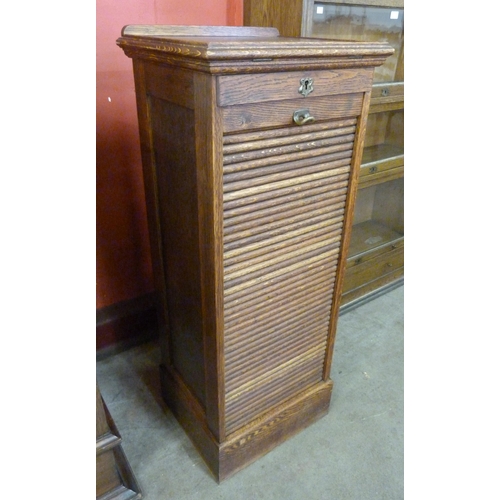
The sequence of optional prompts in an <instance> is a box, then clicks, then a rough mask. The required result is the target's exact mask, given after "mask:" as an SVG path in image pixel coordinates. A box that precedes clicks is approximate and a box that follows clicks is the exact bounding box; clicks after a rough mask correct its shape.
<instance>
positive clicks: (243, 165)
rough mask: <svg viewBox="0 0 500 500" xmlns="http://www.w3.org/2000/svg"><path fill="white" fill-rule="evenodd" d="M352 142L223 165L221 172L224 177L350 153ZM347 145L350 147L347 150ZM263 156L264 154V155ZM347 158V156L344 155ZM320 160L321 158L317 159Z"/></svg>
mask: <svg viewBox="0 0 500 500" xmlns="http://www.w3.org/2000/svg"><path fill="white" fill-rule="evenodd" d="M351 143H352V141H345V142H344V143H340V144H336V145H330V146H325V147H321V148H316V149H310V150H305V151H304V150H302V151H298V152H294V151H292V152H291V153H283V154H275V155H269V154H268V156H267V157H264V158H262V159H253V160H248V161H243V160H242V161H240V162H236V163H232V164H228V165H224V169H223V172H224V174H225V175H227V174H231V173H234V172H240V171H242V170H250V169H256V168H260V167H266V166H269V165H276V164H281V163H287V162H291V161H294V160H307V159H310V158H312V157H321V156H326V155H329V154H332V153H336V152H340V151H346V150H347V151H348V150H349V149H350V150H351V151H352V144H351ZM349 144H350V145H351V147H350V148H349ZM264 154H265V153H264ZM264 154H263V156H264ZM346 156H347V157H349V155H346ZM319 160H321V158H319Z"/></svg>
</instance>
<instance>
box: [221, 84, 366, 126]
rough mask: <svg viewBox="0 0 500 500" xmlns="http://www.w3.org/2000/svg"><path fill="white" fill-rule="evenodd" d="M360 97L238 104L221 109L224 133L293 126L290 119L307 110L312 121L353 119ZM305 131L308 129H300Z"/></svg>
mask: <svg viewBox="0 0 500 500" xmlns="http://www.w3.org/2000/svg"><path fill="white" fill-rule="evenodd" d="M362 103H363V93H361V92H360V93H355V94H340V95H335V96H325V97H314V98H309V99H303V98H301V99H288V100H283V101H276V102H273V103H257V104H241V105H238V106H229V107H227V108H223V111H222V116H223V129H224V132H225V133H226V132H242V131H245V130H251V129H259V128H267V127H287V126H289V125H290V126H294V127H298V125H295V122H294V120H293V115H294V113H295V112H296V111H299V110H304V109H306V110H308V112H309V114H310V115H311V116H313V117H314V119H315V121H323V120H331V119H336V118H346V117H356V116H359V114H360V113H361V106H362ZM303 127H304V130H306V129H307V125H305V126H303Z"/></svg>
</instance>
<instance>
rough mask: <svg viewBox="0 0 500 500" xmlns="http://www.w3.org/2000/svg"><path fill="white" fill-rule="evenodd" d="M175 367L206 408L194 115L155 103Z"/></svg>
mask: <svg viewBox="0 0 500 500" xmlns="http://www.w3.org/2000/svg"><path fill="white" fill-rule="evenodd" d="M150 105H151V106H150V109H151V126H152V130H153V142H154V154H155V162H156V174H157V183H158V198H159V200H160V226H161V233H162V244H163V248H164V255H163V258H164V266H165V281H166V293H167V302H168V311H169V335H170V349H171V361H172V364H173V367H174V368H175V370H176V371H177V373H178V374H179V375H180V376H181V377H182V379H183V381H184V383H186V385H187V386H188V387H189V388H190V389H191V390H192V391H193V393H194V394H195V395H196V397H197V398H198V399H199V400H200V402H202V404H204V403H205V376H204V362H203V338H202V313H201V284H200V260H199V249H198V247H199V235H198V203H197V197H196V162H195V149H194V147H195V145H194V112H193V110H191V109H188V108H185V107H182V106H178V105H176V104H173V103H171V102H167V101H165V100H162V99H158V98H155V97H150Z"/></svg>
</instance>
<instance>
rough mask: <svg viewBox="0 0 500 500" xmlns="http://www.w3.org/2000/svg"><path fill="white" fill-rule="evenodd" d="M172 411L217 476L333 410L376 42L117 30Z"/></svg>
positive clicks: (175, 29)
mask: <svg viewBox="0 0 500 500" xmlns="http://www.w3.org/2000/svg"><path fill="white" fill-rule="evenodd" d="M117 43H118V45H119V46H120V47H121V48H122V49H123V50H124V51H125V53H126V55H128V56H129V57H131V58H132V59H133V68H134V75H135V86H136V95H137V109H138V116H139V129H140V140H141V147H142V158H143V168H144V181H145V189H146V201H147V208H148V223H149V227H150V237H151V247H152V255H153V266H154V274H155V276H156V280H157V281H156V286H157V289H158V291H159V302H160V303H159V311H160V325H161V334H160V335H161V349H162V365H161V378H162V391H163V396H164V398H165V400H166V401H167V403H168V405H169V406H170V408H171V409H172V411H173V412H174V414H175V415H176V416H177V418H178V420H179V421H180V422H181V424H182V425H183V426H184V428H185V430H186V432H187V433H188V434H189V436H190V437H191V439H192V440H193V442H194V443H195V445H196V446H197V447H198V449H199V450H200V452H201V454H202V456H203V457H204V459H205V460H206V462H207V464H208V466H209V468H210V469H211V470H212V471H213V473H214V474H215V476H216V478H217V479H218V480H222V479H224V478H226V477H228V476H230V475H231V474H233V473H235V472H236V471H238V470H240V469H241V468H242V467H244V466H246V465H247V464H249V463H250V462H252V461H254V460H255V459H256V458H258V457H259V456H261V455H262V454H264V453H266V452H268V451H270V450H271V449H272V448H273V447H275V446H276V445H277V444H279V443H281V442H282V441H284V440H285V439H287V438H288V437H290V436H291V435H293V434H294V433H296V432H298V431H299V430H300V429H302V428H304V427H305V426H307V425H309V424H310V423H311V422H313V421H315V420H316V419H318V418H319V417H321V416H322V415H324V414H325V413H326V412H327V411H328V408H329V403H330V396H331V391H332V385H333V383H332V381H331V380H330V367H331V360H332V352H333V344H334V338H335V329H336V323H337V315H338V309H339V298H340V292H341V284H342V279H343V274H344V268H345V261H346V256H347V249H348V245H349V238H350V231H351V221H352V217H353V204H354V193H355V187H356V184H357V177H358V173H359V168H358V166H359V162H360V160H361V150H362V143H363V138H364V132H365V127H366V119H367V111H368V105H369V101H370V93H371V88H372V75H373V70H374V67H376V66H378V65H380V64H382V63H383V62H384V60H385V58H386V57H387V56H389V55H390V54H392V52H393V49H392V48H391V47H389V46H388V45H387V44H382V43H352V42H347V43H346V42H335V41H331V40H312V39H300V38H286V37H280V36H279V33H278V32H277V30H275V29H270V28H267V29H266V28H245V27H240V28H231V27H189V26H141V25H139V26H126V27H125V28H124V29H123V31H122V36H121V37H120V38H119V39H118V41H117Z"/></svg>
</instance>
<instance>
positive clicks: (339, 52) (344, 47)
mask: <svg viewBox="0 0 500 500" xmlns="http://www.w3.org/2000/svg"><path fill="white" fill-rule="evenodd" d="M117 44H118V45H119V46H120V47H121V48H122V49H123V50H124V51H125V53H126V54H127V55H128V56H130V57H142V58H144V57H146V58H154V59H157V60H158V59H160V60H161V59H164V58H168V59H172V58H174V59H177V60H181V59H190V60H191V61H199V62H201V63H216V62H217V61H228V60H238V61H245V60H246V61H255V60H262V59H269V58H271V59H275V60H292V59H293V60H298V59H304V58H329V59H330V60H333V59H339V58H342V59H344V60H345V59H351V60H356V59H360V60H361V59H367V58H368V59H370V65H372V66H378V65H379V64H382V63H383V61H384V60H385V58H386V57H388V56H390V55H391V54H392V53H393V52H394V49H393V48H392V47H391V46H390V45H388V44H386V43H379V42H352V41H343V40H331V39H318V38H291V37H281V36H279V32H278V30H276V29H275V28H252V27H230V26H164V25H128V26H125V27H124V28H123V30H122V36H121V37H120V38H119V39H118V40H117ZM378 60H379V61H378Z"/></svg>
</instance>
